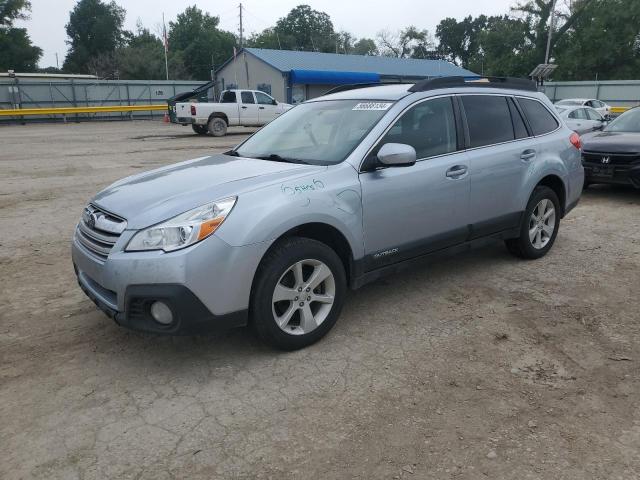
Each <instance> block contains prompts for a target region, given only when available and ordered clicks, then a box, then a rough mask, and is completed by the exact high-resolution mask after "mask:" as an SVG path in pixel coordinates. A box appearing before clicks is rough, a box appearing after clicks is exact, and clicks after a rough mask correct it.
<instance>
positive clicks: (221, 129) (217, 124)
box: [208, 117, 227, 137]
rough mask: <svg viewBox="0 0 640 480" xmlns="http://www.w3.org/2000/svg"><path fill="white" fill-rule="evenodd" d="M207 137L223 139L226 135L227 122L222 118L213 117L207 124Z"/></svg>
mask: <svg viewBox="0 0 640 480" xmlns="http://www.w3.org/2000/svg"><path fill="white" fill-rule="evenodd" d="M208 127H209V128H208V130H209V135H213V136H214V137H224V136H225V135H226V134H227V122H225V120H224V118H220V117H213V118H212V119H211V120H209V124H208Z"/></svg>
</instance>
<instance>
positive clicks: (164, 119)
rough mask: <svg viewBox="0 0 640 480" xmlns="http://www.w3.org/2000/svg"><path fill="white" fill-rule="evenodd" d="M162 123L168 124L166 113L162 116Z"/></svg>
mask: <svg viewBox="0 0 640 480" xmlns="http://www.w3.org/2000/svg"><path fill="white" fill-rule="evenodd" d="M162 121H163V122H164V123H169V114H168V113H165V114H164V118H163V119H162Z"/></svg>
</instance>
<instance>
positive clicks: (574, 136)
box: [569, 132, 582, 150]
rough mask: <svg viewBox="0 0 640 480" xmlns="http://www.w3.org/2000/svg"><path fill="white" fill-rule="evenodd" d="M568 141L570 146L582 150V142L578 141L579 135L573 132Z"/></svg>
mask: <svg viewBox="0 0 640 480" xmlns="http://www.w3.org/2000/svg"><path fill="white" fill-rule="evenodd" d="M569 141H570V142H571V145H573V146H574V147H576V148H577V149H578V150H580V149H581V148H582V141H580V135H578V134H577V133H576V132H573V133H572V134H571V136H570V137H569Z"/></svg>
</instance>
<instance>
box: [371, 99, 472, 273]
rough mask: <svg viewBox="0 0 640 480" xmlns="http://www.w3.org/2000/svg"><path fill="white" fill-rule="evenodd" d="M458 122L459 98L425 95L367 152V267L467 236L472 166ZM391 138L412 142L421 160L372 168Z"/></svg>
mask: <svg viewBox="0 0 640 480" xmlns="http://www.w3.org/2000/svg"><path fill="white" fill-rule="evenodd" d="M458 126H461V125H460V118H459V115H458V113H457V111H456V104H455V103H454V99H453V97H451V96H445V97H439V98H433V99H428V100H424V101H421V102H419V103H417V104H414V105H413V106H412V107H410V108H408V109H407V110H406V111H405V112H404V113H403V114H402V115H401V116H400V117H399V118H398V120H396V122H395V123H394V124H393V126H392V127H391V128H390V129H388V131H387V132H386V133H385V135H384V136H383V137H382V138H381V139H380V140H379V141H378V143H377V144H376V147H375V148H374V149H373V150H372V151H371V153H370V154H369V155H368V156H367V159H366V160H365V164H364V166H363V168H362V169H363V170H364V171H363V172H361V173H360V183H361V186H362V208H363V228H364V241H365V250H366V253H367V254H366V256H365V266H364V268H365V270H373V269H375V268H379V267H382V266H384V265H387V264H391V263H395V262H398V261H401V260H406V259H408V258H411V257H415V256H418V255H421V254H424V253H428V252H430V251H434V250H438V249H440V248H444V247H447V246H450V245H453V244H457V243H461V242H464V241H465V240H466V237H467V234H468V222H469V175H468V168H469V165H468V162H467V156H466V154H465V152H464V151H462V150H461V146H460V144H459V143H458V141H457V138H458V133H457V129H458ZM386 143H402V144H407V145H411V146H412V147H413V148H414V149H415V150H416V154H417V158H418V160H417V161H416V163H415V165H412V166H405V167H386V168H385V167H383V166H381V165H378V167H377V168H373V167H369V166H368V165H372V164H373V165H375V158H376V154H377V152H378V150H379V149H380V148H381V147H382V146H383V145H384V144H386ZM370 162H371V163H370Z"/></svg>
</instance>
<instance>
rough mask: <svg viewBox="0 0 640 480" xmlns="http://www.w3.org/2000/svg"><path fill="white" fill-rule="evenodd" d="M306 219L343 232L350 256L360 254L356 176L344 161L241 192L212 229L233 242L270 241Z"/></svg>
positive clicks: (360, 242) (359, 202)
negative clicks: (218, 227)
mask: <svg viewBox="0 0 640 480" xmlns="http://www.w3.org/2000/svg"><path fill="white" fill-rule="evenodd" d="M308 223H324V224H327V225H330V226H332V227H334V228H335V229H337V230H338V231H339V232H341V233H342V235H344V237H345V238H346V240H347V242H348V243H349V245H350V247H351V251H352V253H353V256H354V259H358V258H361V257H362V256H363V255H364V242H363V237H362V198H361V190H360V183H359V181H358V175H357V173H356V171H355V170H354V169H353V167H351V165H349V164H346V163H342V164H340V165H335V166H332V167H329V168H327V169H326V170H323V171H322V172H319V173H318V172H316V173H314V174H310V175H306V176H302V177H298V178H296V179H294V180H291V181H285V182H283V183H281V184H274V185H269V186H266V187H264V188H260V189H257V190H254V191H251V192H247V193H245V194H242V195H241V196H240V197H239V198H238V202H237V204H236V206H235V207H234V209H233V211H232V213H231V214H230V215H229V218H227V220H226V221H225V222H224V224H223V225H222V227H221V228H220V229H219V230H218V232H216V235H218V236H219V237H220V238H221V239H222V240H224V241H225V242H227V243H228V244H230V245H232V246H244V245H250V244H254V243H259V242H273V241H274V240H275V239H277V238H278V237H280V236H281V235H282V234H284V233H285V232H287V231H289V230H291V229H293V228H296V227H299V226H300V225H304V224H308Z"/></svg>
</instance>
